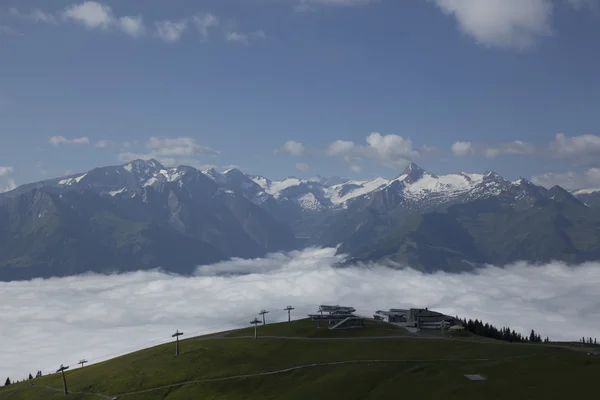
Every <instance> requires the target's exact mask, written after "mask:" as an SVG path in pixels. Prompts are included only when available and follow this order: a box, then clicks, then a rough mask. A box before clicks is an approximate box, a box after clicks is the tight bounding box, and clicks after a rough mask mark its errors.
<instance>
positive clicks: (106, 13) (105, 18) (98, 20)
mask: <svg viewBox="0 0 600 400" xmlns="http://www.w3.org/2000/svg"><path fill="white" fill-rule="evenodd" d="M63 18H66V19H72V20H73V21H76V22H78V23H80V24H82V25H84V26H85V27H86V28H88V29H107V28H108V27H110V26H111V25H112V24H113V23H114V20H115V18H114V16H113V13H112V9H111V8H110V7H109V6H107V5H105V4H101V3H98V2H96V1H84V2H83V3H81V4H73V5H71V6H69V7H67V8H66V9H65V11H63Z"/></svg>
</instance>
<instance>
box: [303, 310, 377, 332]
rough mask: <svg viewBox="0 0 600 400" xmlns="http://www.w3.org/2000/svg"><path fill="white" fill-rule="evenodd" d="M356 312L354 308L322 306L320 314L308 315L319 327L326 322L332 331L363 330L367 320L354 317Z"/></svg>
mask: <svg viewBox="0 0 600 400" xmlns="http://www.w3.org/2000/svg"><path fill="white" fill-rule="evenodd" d="M355 312H356V309H355V308H354V307H347V306H329V305H320V306H319V311H318V314H308V317H309V318H310V319H311V320H313V321H316V322H317V327H320V326H321V322H326V323H327V326H328V327H329V329H331V330H333V329H350V328H363V327H364V326H365V320H364V318H362V317H359V316H356V315H354V313H355Z"/></svg>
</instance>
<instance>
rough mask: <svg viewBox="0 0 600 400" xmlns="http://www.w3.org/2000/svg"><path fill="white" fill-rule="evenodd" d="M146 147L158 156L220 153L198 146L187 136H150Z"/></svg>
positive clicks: (214, 154) (215, 154)
mask: <svg viewBox="0 0 600 400" xmlns="http://www.w3.org/2000/svg"><path fill="white" fill-rule="evenodd" d="M146 147H147V148H148V149H151V150H152V151H153V152H154V154H157V155H159V156H193V155H213V156H218V155H220V153H219V152H218V151H217V150H214V149H211V148H210V147H205V146H200V145H199V144H198V143H196V140H195V139H192V138H188V137H179V138H159V137H151V138H150V140H148V142H147V143H146Z"/></svg>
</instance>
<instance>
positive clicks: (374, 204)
mask: <svg viewBox="0 0 600 400" xmlns="http://www.w3.org/2000/svg"><path fill="white" fill-rule="evenodd" d="M599 209H600V190H592V189H586V190H579V191H573V192H568V191H566V190H564V189H562V188H560V187H557V186H556V187H553V188H551V189H545V188H543V187H541V186H537V185H535V184H533V183H531V182H530V181H528V180H526V179H523V178H520V179H517V180H515V181H509V180H507V179H504V178H503V177H501V176H500V175H498V174H496V173H494V172H486V173H483V174H473V173H456V174H448V175H435V174H432V173H430V172H427V171H425V170H423V169H422V168H420V167H419V166H417V165H416V164H410V165H409V166H408V167H407V168H406V169H405V170H404V171H403V172H402V174H400V175H399V176H397V177H396V178H393V179H385V178H376V179H372V180H364V181H360V180H347V179H341V178H337V177H335V178H330V179H326V178H322V177H314V178H309V179H300V178H297V177H288V178H285V179H281V180H273V179H269V178H267V177H263V176H255V175H247V174H245V173H243V172H242V171H240V170H238V169H229V170H227V171H224V172H218V171H216V170H215V169H206V170H203V171H200V170H198V169H196V168H193V167H190V166H185V165H182V166H178V167H170V168H168V167H165V166H163V165H161V164H160V163H159V162H158V161H156V160H146V161H143V160H135V161H132V162H130V163H126V164H123V165H117V166H109V167H100V168H94V169H92V170H90V171H88V172H85V173H83V172H82V173H79V174H74V175H71V176H66V177H61V178H56V179H51V180H47V181H43V182H37V183H33V184H29V185H24V186H21V187H19V188H17V189H15V190H13V191H11V192H8V193H5V194H2V195H0V279H16V278H24V279H29V278H31V277H36V276H51V275H52V274H58V275H65V274H67V275H68V274H70V273H76V272H84V270H94V271H105V270H107V268H109V269H110V268H112V269H113V270H119V271H121V270H123V271H124V270H130V269H131V268H155V267H158V266H163V267H166V268H171V269H172V270H173V271H176V272H181V271H189V270H190V268H193V266H194V265H198V264H202V263H208V262H214V261H218V260H224V259H228V258H229V257H260V256H262V255H264V254H265V253H266V252H269V251H278V250H282V249H291V248H300V247H302V246H305V245H315V246H337V245H340V246H339V251H340V252H343V253H347V254H349V255H350V256H352V257H355V258H356V259H359V260H364V261H369V260H378V259H381V258H382V257H389V258H391V259H393V260H395V261H398V262H401V263H408V264H409V265H411V266H414V267H419V268H423V269H424V270H435V269H444V270H462V269H463V268H465V265H471V266H472V265H477V264H481V263H493V264H499V265H501V264H502V263H508V262H513V261H518V260H531V261H536V262H538V261H545V260H552V259H556V260H564V261H568V262H576V261H578V262H581V261H585V260H598V259H600V237H598V236H600V235H599V234H598V233H597V232H598V230H597V226H600V213H598V210H599ZM69 254H70V255H72V257H70V256H68V255H69ZM464 260H467V261H468V262H467V264H465V263H464ZM23 263H24V264H23ZM23 266H24V267H23ZM107 266H108V267H107Z"/></svg>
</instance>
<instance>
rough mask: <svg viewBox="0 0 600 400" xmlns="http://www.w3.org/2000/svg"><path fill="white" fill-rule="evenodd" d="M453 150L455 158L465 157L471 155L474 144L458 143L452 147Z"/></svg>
mask: <svg viewBox="0 0 600 400" xmlns="http://www.w3.org/2000/svg"><path fill="white" fill-rule="evenodd" d="M451 150H452V152H453V153H454V155H455V156H459V157H463V156H466V155H468V154H471V152H472V150H473V143H471V142H456V143H454V144H453V145H452V146H451Z"/></svg>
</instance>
